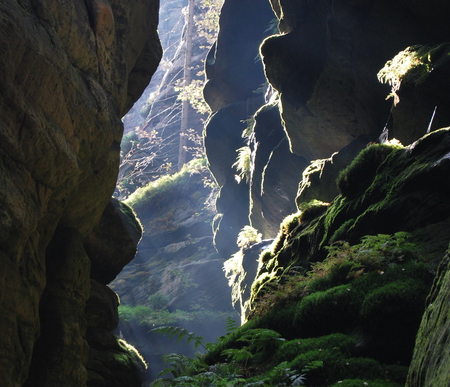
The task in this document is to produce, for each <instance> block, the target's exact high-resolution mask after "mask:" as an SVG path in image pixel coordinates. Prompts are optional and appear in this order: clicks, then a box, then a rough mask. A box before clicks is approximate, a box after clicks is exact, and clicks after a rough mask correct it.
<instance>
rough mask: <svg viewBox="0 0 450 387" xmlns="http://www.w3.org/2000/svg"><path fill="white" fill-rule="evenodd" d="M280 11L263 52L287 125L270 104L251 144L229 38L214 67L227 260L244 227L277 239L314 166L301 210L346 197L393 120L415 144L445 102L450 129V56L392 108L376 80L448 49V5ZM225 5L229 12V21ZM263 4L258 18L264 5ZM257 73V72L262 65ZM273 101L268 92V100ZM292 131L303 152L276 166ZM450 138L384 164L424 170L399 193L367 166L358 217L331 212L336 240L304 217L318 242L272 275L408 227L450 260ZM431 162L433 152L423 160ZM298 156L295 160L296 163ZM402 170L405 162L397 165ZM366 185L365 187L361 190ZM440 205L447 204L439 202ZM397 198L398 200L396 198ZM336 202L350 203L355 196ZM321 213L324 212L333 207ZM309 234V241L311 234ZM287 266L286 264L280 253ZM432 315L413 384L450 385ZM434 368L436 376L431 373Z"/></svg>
mask: <svg viewBox="0 0 450 387" xmlns="http://www.w3.org/2000/svg"><path fill="white" fill-rule="evenodd" d="M270 3H271V5H272V9H273V11H274V14H275V15H276V16H277V18H278V19H279V30H280V34H275V35H273V36H270V37H268V38H267V39H266V40H265V41H264V42H263V43H262V45H261V48H260V51H261V55H262V60H263V64H264V71H265V75H266V77H267V80H268V82H269V83H270V85H271V87H272V88H273V89H274V90H275V92H276V93H278V105H279V113H278V114H279V115H280V117H281V118H280V119H278V118H277V111H276V110H277V109H276V108H275V107H273V106H271V105H267V106H266V107H264V108H263V109H261V110H260V111H259V112H258V113H257V114H256V116H255V121H256V124H255V125H254V126H253V128H252V131H251V135H250V136H249V138H248V139H247V140H246V139H242V138H240V137H239V134H240V133H239V132H240V131H241V130H242V129H245V125H244V124H243V123H240V124H237V123H236V124H235V125H232V124H231V122H230V120H231V117H232V113H231V105H230V103H233V104H234V105H235V106H236V108H238V109H241V111H243V110H244V105H243V102H242V101H243V100H244V99H245V98H248V94H246V93H245V91H243V88H242V87H241V86H245V85H247V84H248V83H247V81H248V79H246V80H245V81H240V83H239V84H236V83H235V79H237V78H234V74H230V69H233V66H232V65H229V64H227V65H223V66H222V67H221V66H219V61H220V59H221V58H222V60H223V57H221V53H224V54H226V55H227V62H225V61H224V62H222V63H230V62H231V61H232V57H233V55H235V53H234V52H233V48H234V45H233V44H230V47H227V40H225V38H223V39H221V38H220V36H219V39H218V41H217V45H216V46H215V47H214V49H213V50H212V51H211V52H210V54H209V56H208V60H207V70H208V71H207V75H208V78H209V83H208V85H207V87H206V88H205V98H206V99H207V101H208V103H209V104H210V106H211V107H212V108H213V110H215V111H218V112H217V113H215V114H214V115H213V116H212V117H211V118H210V121H209V124H208V125H207V127H206V130H205V144H206V152H207V155H208V160H209V163H210V165H211V170H212V172H213V174H214V175H215V177H216V179H217V181H218V182H219V184H220V186H221V187H222V188H221V195H220V197H219V198H218V201H217V207H218V211H219V213H220V214H221V215H220V216H219V218H218V219H217V222H216V224H215V229H216V235H215V240H216V245H217V246H218V248H219V252H220V253H221V254H222V255H223V256H226V255H228V254H230V251H232V250H233V249H234V250H235V251H236V250H237V248H236V246H235V245H234V244H233V236H236V235H237V233H238V231H239V228H241V227H242V226H243V225H245V224H248V223H250V224H252V225H253V226H255V227H256V228H257V229H258V231H260V232H262V233H263V234H264V237H273V236H274V235H273V233H274V231H275V230H276V228H277V227H278V224H277V223H279V218H280V217H282V215H283V216H285V215H286V214H287V213H286V212H287V211H289V208H290V207H289V201H290V197H291V196H292V184H294V187H295V186H296V184H297V183H298V182H300V181H301V180H302V176H301V174H302V170H303V169H304V168H305V167H306V166H307V165H308V164H309V162H312V163H311V164H310V167H309V169H308V170H307V171H306V172H305V174H304V175H303V181H302V183H301V185H300V191H299V196H298V198H297V204H298V205H301V203H302V202H308V201H310V200H313V199H320V200H323V201H326V202H331V201H333V199H334V198H335V196H336V195H337V194H338V193H339V192H338V191H337V189H336V186H335V180H336V177H337V176H338V174H339V171H340V170H342V169H343V168H344V167H345V166H346V165H348V163H349V162H350V161H351V160H352V158H353V157H354V156H355V155H356V154H357V153H358V152H359V150H360V149H363V148H364V147H365V146H366V144H368V143H369V142H371V141H377V140H378V138H379V136H380V134H381V132H382V130H383V128H384V126H385V124H386V123H387V127H388V129H389V137H390V138H392V137H396V138H397V139H399V140H400V141H401V142H402V143H403V144H405V145H409V144H411V143H414V141H416V140H418V139H419V138H421V137H422V136H423V135H425V134H426V132H427V129H428V125H429V123H430V119H431V116H432V113H433V109H434V108H435V107H436V106H437V111H436V116H435V119H434V122H433V125H432V126H431V127H430V129H431V131H435V130H436V129H438V128H442V127H448V126H449V125H450V118H449V116H448V113H447V110H448V109H447V107H448V105H449V103H450V100H449V93H448V86H447V85H448V80H449V77H448V75H447V74H448V65H447V63H446V62H447V60H446V59H445V58H446V57H447V56H446V55H447V54H445V55H444V56H442V57H441V59H440V60H439V65H438V64H437V62H433V63H432V67H431V68H432V71H431V72H430V74H429V75H428V76H427V79H426V82H424V83H421V84H417V83H414V82H413V83H407V82H404V83H402V85H401V87H400V89H399V90H398V92H397V95H396V97H397V99H395V100H394V101H392V100H388V101H386V96H387V95H388V94H389V92H390V90H389V89H390V87H389V86H386V85H383V84H381V83H380V82H379V81H378V79H377V73H378V72H379V71H380V69H381V68H383V66H384V65H385V63H386V62H387V61H388V60H390V59H392V58H393V57H394V56H395V55H396V54H397V53H398V52H400V51H402V50H404V49H406V48H407V47H408V46H411V45H425V44H439V43H443V42H447V41H449V39H450V32H449V31H450V30H449V29H448V25H447V24H448V23H447V22H446V20H448V17H449V15H450V6H449V5H448V3H446V2H444V1H441V0H436V1H432V2H425V1H420V0H418V1H412V2H411V1H406V0H404V1H397V2H391V1H387V0H372V1H360V0H355V1H342V0H332V1H331V0H323V1H309V0H270ZM233 4H234V2H233V1H231V0H227V1H226V3H225V5H226V6H227V7H232V5H233ZM227 7H224V14H225V12H226V10H227ZM253 7H254V9H255V10H256V8H257V6H256V5H254V6H253ZM227 23H229V25H230V30H231V31H235V32H238V33H239V32H240V28H239V26H237V23H238V18H237V17H234V18H233V19H232V21H231V20H228V19H225V18H224V17H222V19H221V31H222V33H223V36H224V37H225V36H226V34H225V33H224V32H223V31H225V30H226V28H227ZM272 33H273V32H272ZM229 42H233V40H232V39H230V40H229ZM441 51H442V50H441ZM442 52H444V51H442ZM442 52H441V53H442ZM445 52H446V51H445ZM236 57H237V58H241V57H242V55H239V54H237V55H236ZM443 58H444V59H443ZM227 66H229V67H227ZM250 68H252V69H254V68H255V67H254V66H253V65H252V66H250ZM240 71H242V69H240ZM255 71H256V70H255ZM221 77H223V79H226V82H225V81H223V79H222V78H221ZM267 95H268V96H270V93H268V94H267ZM237 100H240V102H237ZM247 101H248V99H247ZM275 101H277V100H276V99H275ZM273 102H274V100H273V99H272V100H271V103H273ZM275 106H276V103H275ZM221 115H223V117H221ZM283 131H284V132H285V133H286V134H287V140H288V142H289V149H290V151H291V152H292V153H293V155H292V154H291V155H288V153H287V149H284V150H282V151H280V153H279V154H278V158H277V151H278V150H280V149H281V148H282V147H284V145H283V141H285V140H283V133H282V132H283ZM441 136H442V137H441ZM447 136H448V132H447V131H442V132H440V133H439V132H438V133H436V134H435V135H434V136H430V137H425V138H424V139H422V140H421V141H419V142H418V143H417V144H415V145H413V146H412V147H410V148H407V149H406V148H405V150H403V151H402V152H401V153H398V155H399V157H400V154H403V156H401V157H400V159H398V160H395V161H392V160H393V159H391V162H392V163H393V164H389V165H387V164H384V167H383V168H385V169H384V170H383V171H386V170H387V169H386V168H392V171H396V172H392V174H393V176H397V174H401V173H403V170H402V169H401V168H404V170H408V168H409V167H410V165H409V164H408V165H404V166H403V167H402V165H403V164H402V163H403V162H405V160H408V161H409V163H411V164H412V163H414V162H418V163H419V164H421V163H424V164H421V165H422V166H421V167H418V168H417V170H415V171H412V170H411V171H410V172H411V173H410V176H407V177H405V179H404V181H403V182H398V184H397V183H395V184H396V187H395V189H396V190H397V191H396V192H397V193H395V192H394V190H388V191H387V190H386V189H387V185H386V184H385V182H383V181H381V180H380V179H378V180H376V181H375V182H374V185H373V186H372V188H371V189H369V190H368V191H366V192H365V193H364V190H366V189H368V188H369V186H370V185H371V184H372V181H371V179H372V177H374V176H375V175H374V174H375V172H376V171H375V170H374V171H372V172H373V175H371V177H369V172H370V171H369V170H368V171H367V174H365V173H364V171H363V172H362V174H361V175H360V176H359V180H360V181H359V182H355V185H354V186H353V188H354V189H356V191H355V192H353V191H352V190H353V188H352V189H350V191H349V192H347V193H348V194H349V195H350V196H352V195H353V196H352V200H355V198H357V197H358V196H359V195H361V194H363V193H364V194H363V196H361V198H360V199H359V201H358V200H357V202H358V203H356V202H355V205H350V204H349V203H350V202H347V204H348V205H349V207H348V208H347V210H348V211H347V213H346V214H345V216H344V215H342V217H340V215H339V212H335V213H333V212H332V211H331V212H330V211H328V214H329V215H327V217H328V219H327V220H326V222H327V226H326V227H331V228H329V229H328V231H327V234H326V235H324V234H320V235H318V234H317V233H315V232H313V231H311V230H312V228H310V226H309V225H310V222H311V219H310V218H308V219H305V223H304V225H303V226H304V227H305V238H306V239H307V238H310V242H307V241H306V242H305V240H299V239H296V238H294V239H295V241H293V243H292V245H289V246H286V250H285V252H286V256H285V259H286V261H283V262H281V261H280V262H279V263H278V264H276V265H275V266H274V270H277V269H280V268H283V267H286V266H287V265H288V262H291V261H290V260H291V258H292V256H295V255H296V254H297V255H302V254H303V255H304V256H310V257H311V256H312V257H313V259H315V260H318V259H323V258H324V256H325V252H324V251H322V252H320V251H319V250H320V249H321V247H323V246H324V245H326V244H327V243H328V242H330V240H331V239H330V238H331V237H332V236H333V234H335V233H336V235H335V240H336V238H338V237H339V238H341V237H342V238H343V237H347V238H348V239H349V240H351V242H352V243H357V242H358V241H359V238H360V237H361V236H363V235H365V234H376V233H391V232H395V231H398V230H405V229H406V230H408V231H410V232H412V233H414V237H415V238H416V241H418V242H420V243H423V242H424V241H426V240H429V241H431V240H433V242H430V243H429V244H428V248H429V249H430V251H429V254H431V255H433V257H434V258H433V259H435V260H436V261H438V260H439V259H440V258H441V257H442V255H443V246H446V245H447V244H448V237H447V236H445V235H444V234H445V232H442V231H441V230H444V229H445V230H446V229H447V228H446V227H447V224H448V218H449V216H448V209H447V206H446V205H443V203H444V202H445V199H444V197H445V196H446V195H447V191H448V187H447V184H446V183H445V181H446V176H447V175H448V174H447V172H448V171H446V168H447V167H446V161H445V160H447V156H445V155H446V154H447V153H448V149H447V148H446V145H445V144H441V146H442V148H440V151H439V152H440V153H439V154H435V155H432V153H433V149H436V147H437V143H439V142H440V141H441V140H443V138H444V137H445V138H447ZM434 141H436V143H433V142H434ZM443 141H444V140H443ZM445 141H447V140H445ZM243 146H250V148H251V163H252V164H251V172H250V179H249V181H248V183H247V185H248V187H246V183H245V181H241V182H240V183H237V182H236V181H235V175H236V171H235V169H233V167H232V164H233V163H234V160H235V156H236V153H233V152H236V150H237V149H239V148H241V147H243ZM408 149H409V150H408ZM340 150H342V151H340ZM338 151H340V152H339V153H338V154H335V152H338ZM422 152H424V153H422ZM428 152H430V153H428ZM424 154H426V155H427V156H426V157H425V158H422V156H423V155H424ZM294 155H295V156H296V157H297V159H295V158H293V157H292V156H294ZM411 157H412V158H411ZM435 157H437V158H435ZM426 158H428V160H427V159H426ZM316 159H321V160H316ZM273 160H278V164H276V163H273V164H272V161H273ZM314 160H316V161H314ZM271 164H272V165H271ZM394 164H398V165H397V167H396V166H395V165H394ZM275 165H277V167H276V168H275ZM425 165H428V167H425ZM280 166H282V168H280ZM422 167H423V168H424V169H421V168H422ZM396 168H398V169H396ZM375 169H376V168H375ZM286 171H289V172H290V173H291V175H290V176H289V175H288V174H286ZM383 171H379V173H384V172H383ZM372 172H370V174H372ZM296 174H298V176H297V177H295V175H296ZM393 176H391V177H393ZM410 178H411V180H408V179H410ZM386 179H387V178H386ZM357 180H358V179H357ZM386 181H387V180H386ZM356 183H361V185H360V187H359V188H358V184H356ZM277 187H278V190H277ZM361 187H362V188H361ZM358 189H362V190H363V191H361V192H360V191H358ZM341 193H342V192H341ZM391 195H392V196H391ZM344 196H345V195H344ZM435 197H440V199H437V200H436V201H435V199H434V198H435ZM284 198H286V200H285V201H283V200H284ZM408 198H409V199H408ZM280 199H283V200H280ZM388 199H389V200H388ZM390 199H392V200H393V201H392V202H390ZM245 200H248V203H245ZM338 200H339V201H340V203H341V204H342V203H344V202H346V201H347V200H348V199H345V198H344V199H343V198H340V199H338ZM438 203H441V204H438ZM285 204H286V205H285ZM337 204H338V202H335V205H337ZM359 205H362V206H363V207H364V209H363V210H362V211H361V212H360V213H357V212H358V211H359V210H358V211H357V212H353V211H355V210H356V208H357V206H359ZM385 205H387V207H384V206H385ZM291 208H292V207H291ZM332 208H333V207H332ZM277 210H279V214H277V213H276V211H277ZM321 211H326V206H324V207H323V208H322V209H321ZM292 212H293V211H292ZM319 212H320V211H319ZM247 217H248V219H246V218H247ZM322 220H323V218H322ZM245 222H247V223H245ZM346 222H347V223H346ZM303 226H299V227H300V228H302V227H303ZM308 230H309V231H311V235H308V236H306V235H307V234H308V232H309V231H308ZM299 232H302V231H301V230H299ZM319 246H320V248H319ZM437 257H439V258H437ZM280 258H281V260H283V258H282V257H281V255H280ZM443 271H444V270H441V275H440V277H439V279H440V281H441V282H440V283H442V286H441V285H440V287H439V286H437V285H436V289H435V293H437V292H438V290H439V289H443V290H442V292H443V293H442V294H441V295H439V296H436V297H437V298H436V300H437V301H436V302H438V303H439V305H441V300H443V299H445V297H446V293H445V291H446V290H445V289H446V285H445V279H446V278H447V277H448V276H444V274H443ZM428 308H429V310H428V311H427V313H426V315H425V317H424V320H423V322H422V324H423V325H422V328H421V331H420V332H421V333H419V338H418V347H417V348H416V354H415V357H414V359H415V360H414V361H413V368H412V370H411V375H410V378H409V383H410V386H427V385H431V384H430V383H440V384H436V385H445V383H447V381H446V379H445V378H446V377H447V376H445V375H446V371H445V368H446V367H445V366H443V365H442V364H444V363H440V362H439V361H437V358H438V357H440V356H441V355H442V356H444V357H445V356H446V355H445V353H444V352H445V350H444V349H443V348H445V345H446V344H447V341H448V340H447V331H448V328H447V323H446V320H445V315H446V313H447V312H446V310H444V311H441V309H439V310H438V309H437V307H434V308H432V307H431V305H430V306H429V307H428ZM428 337H431V341H428ZM430 343H436V344H437V347H439V348H441V349H442V350H441V349H439V350H437V351H436V354H434V351H428V348H430V345H431V344H430ZM439 351H440V352H439ZM424 364H426V365H429V366H430V367H433V368H432V369H433V370H436V373H434V372H433V371H430V370H429V369H425V368H426V367H425V366H424ZM440 364H441V365H440ZM436 375H437V376H436ZM441 376H442V378H441ZM440 378H441V379H440ZM433 385H434V384H433Z"/></svg>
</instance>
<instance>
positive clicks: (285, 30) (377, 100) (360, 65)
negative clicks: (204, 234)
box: [261, 0, 449, 160]
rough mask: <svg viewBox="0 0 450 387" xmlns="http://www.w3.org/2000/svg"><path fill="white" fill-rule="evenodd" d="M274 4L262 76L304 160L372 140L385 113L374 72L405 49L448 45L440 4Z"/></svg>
mask: <svg viewBox="0 0 450 387" xmlns="http://www.w3.org/2000/svg"><path fill="white" fill-rule="evenodd" d="M272 3H273V7H274V9H275V10H276V11H277V16H278V18H279V19H280V23H279V25H280V31H281V32H282V34H280V35H275V36H272V37H270V38H268V39H267V40H266V41H265V42H264V44H263V45H262V47H261V53H262V56H263V61H264V66H265V72H266V75H267V78H268V80H269V82H270V83H271V84H272V85H273V87H274V88H275V89H276V90H277V91H278V92H279V93H280V94H281V105H282V112H283V113H282V117H283V120H284V126H285V129H286V131H287V133H288V136H289V139H290V143H291V149H292V151H293V152H294V153H296V154H298V155H301V156H304V157H306V158H307V159H309V160H314V159H321V158H326V157H330V155H331V154H332V153H333V152H336V151H338V150H339V149H341V148H343V147H344V146H346V145H347V144H349V143H350V142H351V141H352V140H354V139H355V138H357V137H358V136H359V135H361V134H366V135H369V136H372V138H375V137H377V136H378V135H379V133H381V129H382V128H383V125H384V123H385V121H386V120H387V118H388V115H389V108H390V107H389V105H387V104H386V103H385V102H384V98H385V96H386V95H387V94H388V92H386V91H385V90H386V89H385V88H384V87H383V86H381V85H380V84H379V83H378V81H377V79H376V74H377V73H378V71H379V70H380V69H381V68H382V67H383V65H384V63H385V62H386V61H387V60H389V59H391V58H392V57H393V56H394V55H395V54H397V53H398V52H399V51H400V50H403V49H404V48H406V47H407V46H409V45H413V44H424V43H429V42H436V41H438V42H442V41H446V40H448V39H449V36H448V30H447V29H446V27H445V24H442V23H441V22H437V23H435V22H434V21H435V20H436V21H438V20H441V18H442V16H441V15H439V16H438V14H439V13H440V12H442V13H445V12H447V13H448V6H447V5H443V4H441V2H433V3H422V2H415V3H414V4H412V3H408V2H405V1H403V2H397V3H392V2H389V1H376V2H365V1H354V2H351V3H347V2H339V1H338V2H336V1H316V2H313V3H312V2H307V1H284V2H282V3H280V2H278V1H275V0H273V1H272ZM280 4H281V5H280ZM425 8H426V9H427V11H426V12H427V13H429V14H430V15H433V18H432V19H429V18H427V17H425V16H424V15H423V14H421V10H423V9H425ZM436 98H438V97H437V96H436ZM431 104H432V103H431ZM422 109H424V110H427V117H428V118H429V117H430V116H431V113H432V108H431V110H430V109H427V107H426V106H422V107H421V108H419V109H418V111H416V112H412V111H411V113H413V114H412V115H413V116H416V115H417V116H418V117H419V116H420V115H421V114H422V112H421V110H422ZM411 120H412V121H413V120H414V119H413V118H412V117H411ZM444 125H445V124H444ZM441 127H442V125H441ZM404 128H405V127H404ZM405 130H412V128H411V129H406V128H405ZM424 133H425V132H424V131H423V132H422V133H420V134H419V135H418V136H417V135H416V137H415V138H409V139H408V141H407V142H405V143H410V142H412V141H414V140H416V139H417V138H418V137H420V136H422V135H423V134H424ZM401 140H402V141H405V140H406V138H405V139H403V138H402V139H401Z"/></svg>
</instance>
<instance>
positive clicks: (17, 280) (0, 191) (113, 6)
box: [0, 0, 161, 387]
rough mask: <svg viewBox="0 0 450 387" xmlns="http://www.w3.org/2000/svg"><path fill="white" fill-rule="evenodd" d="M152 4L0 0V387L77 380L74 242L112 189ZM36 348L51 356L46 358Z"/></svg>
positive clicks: (143, 71)
mask: <svg viewBox="0 0 450 387" xmlns="http://www.w3.org/2000/svg"><path fill="white" fill-rule="evenodd" d="M157 7H158V2H157V1H150V2H148V1H143V0H134V1H131V2H127V3H126V4H125V3H123V2H120V1H113V0H112V1H110V2H108V1H106V0H104V1H97V0H95V1H94V0H93V1H88V2H85V3H83V4H79V3H78V2H76V1H66V2H64V4H63V5H62V4H61V3H60V2H56V1H39V0H38V1H26V0H25V1H19V2H17V1H10V0H6V1H2V2H1V4H0V47H1V52H2V55H1V58H0V89H1V90H2V93H1V96H0V106H1V109H0V144H1V145H0V169H1V170H2V174H1V180H0V181H1V183H0V198H1V200H0V201H1V204H0V222H1V223H0V224H1V225H0V227H1V237H0V239H1V240H0V243H1V248H0V251H1V252H0V261H1V263H2V265H3V270H2V274H1V280H0V281H1V286H2V289H4V291H2V292H1V295H0V303H1V308H2V317H1V323H0V325H1V333H0V342H1V344H2V345H1V348H2V349H1V350H0V359H1V361H0V374H1V375H2V383H4V384H5V385H8V386H20V385H23V384H24V383H27V384H28V385H33V386H40V385H42V386H44V385H45V386H48V387H50V386H61V385H72V386H84V385H85V382H86V371H85V368H84V365H85V361H86V356H85V355H86V353H87V352H86V350H87V345H86V343H85V341H84V338H83V337H84V329H85V328H84V327H83V313H84V312H83V310H84V304H85V302H86V300H87V298H88V296H89V268H90V261H89V258H88V257H87V255H86V252H85V251H84V248H83V243H82V242H83V237H84V235H85V234H86V233H87V232H89V231H90V230H92V229H93V228H94V226H95V225H96V223H97V222H98V221H99V219H100V217H101V215H102V213H103V211H104V209H105V207H106V205H107V204H108V202H109V200H110V197H111V194H112V192H113V190H114V186H115V180H116V176H117V169H118V164H119V150H120V147H119V144H120V140H121V136H122V130H123V128H122V124H121V121H120V118H121V116H122V115H123V114H124V113H125V112H126V110H127V109H128V108H129V107H130V106H131V104H132V103H133V102H134V100H135V99H136V98H137V97H138V95H139V94H140V93H141V92H142V90H143V89H144V88H145V86H146V83H148V81H149V79H150V77H151V74H152V73H153V72H154V70H155V68H156V66H157V63H158V61H159V58H160V55H161V50H160V45H159V42H158V38H157V35H156V25H157ZM55 230H57V231H56V232H55ZM48 246H54V249H55V250H54V249H53V248H48ZM72 247H73V248H74V251H70V250H71V248H72ZM52 251H60V252H61V253H59V252H58V253H55V254H54V255H49V254H51V252H52ZM66 269H70V272H66ZM66 281H67V283H66ZM49 313H50V314H49ZM52 314H53V315H52ZM38 338H39V340H38ZM46 340H49V342H48V343H47V342H46ZM72 346H73V349H70V348H72ZM69 347H70V348H69ZM43 353H47V354H48V355H50V354H51V356H49V357H48V359H47V358H46V359H47V360H48V362H47V360H46V362H47V363H46V364H42V361H43V358H41V357H40V356H41V355H40V354H43ZM52 359H53V360H52ZM56 359H58V361H56ZM28 375H29V378H30V379H29V380H28V381H27V378H28Z"/></svg>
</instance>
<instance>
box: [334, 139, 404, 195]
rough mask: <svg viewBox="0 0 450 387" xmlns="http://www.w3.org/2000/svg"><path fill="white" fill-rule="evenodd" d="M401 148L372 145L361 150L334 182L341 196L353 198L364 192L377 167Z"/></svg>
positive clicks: (387, 145)
mask: <svg viewBox="0 0 450 387" xmlns="http://www.w3.org/2000/svg"><path fill="white" fill-rule="evenodd" d="M400 148H402V146H401V145H398V144H397V143H394V144H372V145H369V146H368V147H367V148H366V149H363V150H362V151H361V152H360V153H359V154H358V156H356V157H355V158H354V159H353V161H352V162H351V163H350V165H348V166H347V167H346V168H345V169H343V170H342V171H341V172H340V173H339V176H338V178H337V180H336V184H337V187H338V189H339V192H340V193H341V195H342V196H344V197H348V198H353V197H356V196H357V195H358V194H360V193H362V192H364V191H365V190H366V189H367V188H368V187H369V186H370V184H371V182H372V180H373V178H374V177H375V175H376V172H377V169H378V167H379V166H380V165H381V164H382V163H383V162H384V160H386V158H387V157H388V156H389V155H390V154H391V153H392V152H393V151H395V150H396V149H400Z"/></svg>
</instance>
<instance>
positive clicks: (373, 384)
mask: <svg viewBox="0 0 450 387" xmlns="http://www.w3.org/2000/svg"><path fill="white" fill-rule="evenodd" d="M365 386H370V387H403V384H398V383H395V382H391V381H389V380H382V379H376V380H370V381H368V380H367V379H345V380H340V381H338V382H336V383H335V384H333V385H332V386H330V387H365Z"/></svg>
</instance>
